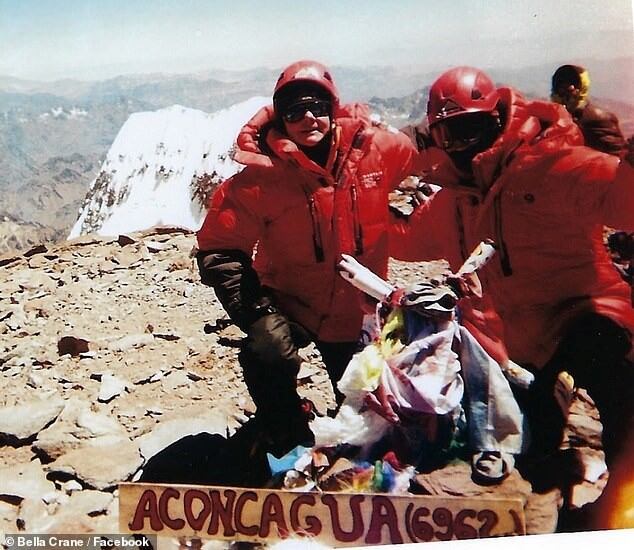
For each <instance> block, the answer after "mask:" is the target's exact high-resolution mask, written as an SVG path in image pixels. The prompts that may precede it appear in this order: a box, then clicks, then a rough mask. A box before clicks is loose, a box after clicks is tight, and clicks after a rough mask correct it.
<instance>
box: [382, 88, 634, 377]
mask: <svg viewBox="0 0 634 550" xmlns="http://www.w3.org/2000/svg"><path fill="white" fill-rule="evenodd" d="M499 92H500V94H501V97H502V101H503V104H504V106H505V108H506V110H507V113H508V116H507V119H506V125H505V128H504V131H503V133H502V135H501V136H500V138H498V140H497V141H496V142H495V143H494V145H493V146H492V147H491V148H490V149H488V150H487V151H485V152H483V153H481V154H480V155H478V156H476V157H475V159H474V160H473V167H474V174H475V184H476V186H477V188H476V187H471V188H467V187H465V186H462V185H460V176H459V175H458V174H457V172H456V171H455V169H454V170H453V171H452V169H453V165H452V164H451V163H449V161H448V158H447V157H446V156H445V155H444V153H443V152H441V151H439V150H437V149H429V150H423V151H421V153H420V155H419V159H418V162H419V166H418V169H419V171H422V172H423V173H425V174H426V178H427V180H428V181H433V182H434V183H440V184H441V185H443V186H444V188H443V189H441V190H440V191H439V192H438V193H437V194H436V195H435V196H434V197H433V198H432V200H430V201H429V202H428V203H426V204H425V205H424V206H423V207H421V208H420V209H419V210H418V211H417V212H416V213H415V215H414V216H412V217H411V218H410V221H409V223H408V224H407V225H406V224H401V225H399V226H397V227H396V228H395V233H396V235H397V237H398V238H396V239H395V240H393V242H392V254H393V255H394V256H395V257H398V258H401V259H405V260H422V259H431V258H447V259H448V260H449V262H450V264H451V267H452V269H454V270H455V269H457V268H458V267H459V266H460V265H461V264H462V262H463V260H464V258H466V256H467V255H468V253H469V252H470V251H471V250H472V249H473V248H474V247H475V246H476V245H477V243H478V242H480V241H481V240H483V239H485V238H490V239H493V240H494V241H495V242H496V243H497V244H498V245H499V247H500V249H499V251H498V254H497V255H496V258H494V259H493V260H492V261H491V262H490V264H489V265H487V266H486V267H485V268H484V270H483V272H482V274H481V279H482V283H483V288H484V291H485V293H486V294H485V295H488V296H490V298H491V299H492V301H493V304H494V307H495V310H496V311H497V313H498V314H499V316H500V317H501V320H502V327H500V328H501V331H502V334H498V336H499V337H500V338H501V339H503V341H504V342H505V343H506V348H507V349H508V352H509V356H510V357H511V359H513V360H514V361H517V362H523V363H530V364H533V365H535V366H536V367H541V366H543V365H544V363H545V362H546V361H548V359H549V358H550V357H551V355H552V354H553V352H554V350H555V348H556V346H557V345H558V342H559V338H560V336H561V333H562V329H563V327H564V325H565V324H566V322H567V321H568V320H570V319H571V318H572V317H573V316H576V315H578V314H579V313H581V312H585V311H595V312H597V313H600V314H603V315H606V316H608V317H610V318H611V319H613V320H614V321H616V322H617V323H619V324H620V325H622V326H624V327H626V328H627V329H629V330H630V332H631V333H634V310H633V309H632V304H631V295H630V288H629V286H628V285H627V284H626V283H624V282H623V281H622V280H621V278H620V277H619V275H618V273H617V272H616V270H615V269H614V267H613V265H612V262H611V261H610V258H609V256H608V254H607V252H606V250H605V247H604V245H603V240H602V230H603V225H604V224H605V225H609V226H612V227H622V228H624V229H627V230H630V231H631V230H632V229H634V168H632V166H631V165H630V164H629V163H627V162H625V161H623V162H621V163H619V159H618V158H616V157H614V156H610V155H607V154H604V153H600V152H598V151H594V150H592V149H590V148H588V147H584V146H581V145H580V144H582V143H583V139H582V136H581V134H580V132H579V130H578V129H577V127H576V125H575V124H574V122H573V121H572V119H571V118H570V116H569V115H568V113H567V112H566V111H565V109H564V108H563V107H561V106H559V105H555V104H553V103H546V102H539V101H535V102H528V101H526V100H524V99H523V98H522V97H521V96H520V95H519V94H517V93H516V92H514V91H512V90H511V89H508V88H502V89H500V90H499ZM405 236H406V237H407V238H404V237H405ZM485 311H486V310H485ZM476 314H477V313H476ZM482 315H484V314H482Z"/></svg>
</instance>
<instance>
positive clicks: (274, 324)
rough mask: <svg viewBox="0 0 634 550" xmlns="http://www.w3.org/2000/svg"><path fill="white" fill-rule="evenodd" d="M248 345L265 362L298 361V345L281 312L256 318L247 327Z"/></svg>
mask: <svg viewBox="0 0 634 550" xmlns="http://www.w3.org/2000/svg"><path fill="white" fill-rule="evenodd" d="M246 345H247V347H248V349H249V351H250V352H251V353H252V354H254V355H255V356H256V357H257V358H258V359H259V360H260V361H263V362H265V363H270V364H276V363H279V362H280V360H281V361H283V362H286V361H290V362H295V361H296V356H297V349H298V347H297V346H296V345H295V341H294V340H293V334H292V331H291V327H290V325H289V323H288V319H286V317H284V316H283V315H282V314H281V313H269V314H267V315H263V316H262V317H260V318H259V319H257V320H255V321H254V322H253V324H252V325H251V326H250V327H248V328H247V344H246ZM297 368H299V366H298V367H297ZM294 374H296V373H294Z"/></svg>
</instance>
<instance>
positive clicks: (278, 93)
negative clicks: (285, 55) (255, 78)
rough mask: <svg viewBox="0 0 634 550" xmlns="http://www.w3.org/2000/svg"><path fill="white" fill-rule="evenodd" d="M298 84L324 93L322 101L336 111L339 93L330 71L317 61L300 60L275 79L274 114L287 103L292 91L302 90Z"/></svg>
mask: <svg viewBox="0 0 634 550" xmlns="http://www.w3.org/2000/svg"><path fill="white" fill-rule="evenodd" d="M296 83H297V85H296ZM300 83H303V84H305V85H306V86H307V87H309V88H313V89H316V90H318V91H319V92H321V94H324V93H325V96H324V99H327V100H328V101H330V102H331V104H332V107H333V110H335V111H336V109H337V107H338V105H339V92H338V91H337V87H336V86H335V83H334V82H333V80H332V76H331V75H330V71H329V70H328V69H327V68H326V67H325V66H324V65H322V64H321V63H319V62H317V61H310V60H302V61H296V62H295V63H293V64H291V65H289V66H288V67H286V68H285V69H284V70H283V71H282V73H281V74H280V76H279V78H278V79H277V83H276V84H275V90H274V92H273V105H274V106H275V111H276V112H279V106H280V105H281V104H283V103H286V102H288V100H289V97H290V96H292V95H293V94H294V90H297V88H303V87H302V86H300ZM311 85H312V86H311Z"/></svg>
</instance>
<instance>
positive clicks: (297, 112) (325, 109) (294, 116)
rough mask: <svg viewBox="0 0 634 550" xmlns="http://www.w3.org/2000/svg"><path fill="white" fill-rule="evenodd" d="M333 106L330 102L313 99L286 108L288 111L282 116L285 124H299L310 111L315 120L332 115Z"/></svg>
mask: <svg viewBox="0 0 634 550" xmlns="http://www.w3.org/2000/svg"><path fill="white" fill-rule="evenodd" d="M330 109H331V104H330V102H328V101H323V100H321V99H311V100H309V101H300V102H298V103H295V104H293V105H290V106H289V107H287V108H286V111H285V112H284V114H283V115H282V118H283V119H284V121H285V122H299V121H300V120H302V119H303V118H304V117H305V116H306V113H307V112H308V111H310V112H311V114H312V115H313V116H314V117H315V118H319V117H322V116H329V115H330Z"/></svg>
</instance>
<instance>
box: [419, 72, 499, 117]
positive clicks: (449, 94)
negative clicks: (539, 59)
mask: <svg viewBox="0 0 634 550" xmlns="http://www.w3.org/2000/svg"><path fill="white" fill-rule="evenodd" d="M499 100H500V96H499V94H498V91H497V88H496V87H495V84H494V83H493V81H492V80H491V79H490V78H489V77H488V76H487V75H486V74H485V73H484V72H483V71H481V70H480V69H474V68H473V67H455V68H453V69H449V70H448V71H447V72H445V73H443V74H442V75H441V76H440V77H439V78H438V80H436V82H434V83H433V84H432V87H431V90H430V91H429V101H428V103H427V120H428V122H429V126H432V125H434V124H435V123H436V122H440V121H442V120H446V119H448V118H450V117H453V116H456V115H461V114H464V113H490V112H492V111H494V110H495V108H496V106H497V103H498V101H499Z"/></svg>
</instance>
